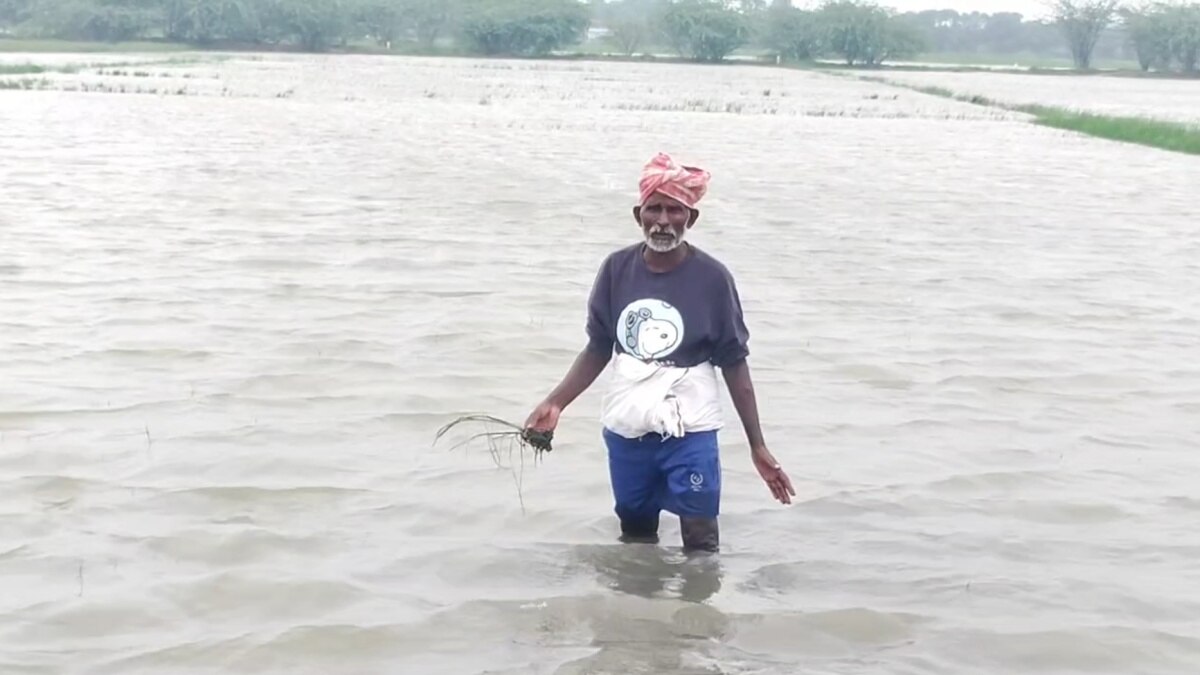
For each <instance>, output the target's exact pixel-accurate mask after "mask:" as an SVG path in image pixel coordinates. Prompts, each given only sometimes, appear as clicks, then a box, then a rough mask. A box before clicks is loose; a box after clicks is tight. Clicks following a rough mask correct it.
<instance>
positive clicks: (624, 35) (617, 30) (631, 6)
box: [597, 0, 651, 56]
mask: <svg viewBox="0 0 1200 675" xmlns="http://www.w3.org/2000/svg"><path fill="white" fill-rule="evenodd" d="M597 11H599V12H600V13H601V14H600V18H601V19H603V21H604V25H605V27H606V28H608V36H609V41H610V42H612V43H613V44H614V45H616V47H617V48H618V49H620V50H621V53H622V54H625V55H626V56H633V54H634V53H635V52H636V51H637V50H638V49H639V48H640V47H641V46H642V45H643V44H645V43H646V41H647V40H648V38H649V36H650V16H651V12H650V11H648V8H647V7H644V6H640V5H639V4H638V3H636V2H634V1H633V0H619V1H618V2H613V3H609V4H605V5H603V6H602V7H600V8H599V9H598V10H597Z"/></svg>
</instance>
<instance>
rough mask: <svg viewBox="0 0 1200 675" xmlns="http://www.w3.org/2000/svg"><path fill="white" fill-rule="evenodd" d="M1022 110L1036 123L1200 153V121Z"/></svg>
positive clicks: (1162, 147)
mask: <svg viewBox="0 0 1200 675" xmlns="http://www.w3.org/2000/svg"><path fill="white" fill-rule="evenodd" d="M1020 110H1021V111H1022V112H1027V113H1029V114H1031V115H1033V116H1034V120H1033V123H1034V124H1040V125H1042V126H1046V127H1052V128H1055V129H1065V130H1068V131H1078V132H1079V133H1083V134H1088V135H1089V136H1096V137H1097V138H1107V139H1109V140H1112V141H1122V142H1125V143H1137V144H1139V145H1146V146H1149V147H1152V148H1160V149H1162V150H1170V151H1172V152H1182V153H1186V154H1189V155H1200V125H1188V124H1180V123H1178V122H1166V121H1163V120H1153V119H1145V118H1141V117H1115V116H1111V115H1095V114H1092V113H1081V112H1074V111H1072V110H1064V109H1062V108H1048V107H1044V106H1022V107H1021V108H1020Z"/></svg>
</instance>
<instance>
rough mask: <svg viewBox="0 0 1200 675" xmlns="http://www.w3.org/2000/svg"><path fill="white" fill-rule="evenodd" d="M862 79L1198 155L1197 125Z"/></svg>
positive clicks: (1112, 138)
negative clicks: (1088, 111) (1068, 108)
mask: <svg viewBox="0 0 1200 675" xmlns="http://www.w3.org/2000/svg"><path fill="white" fill-rule="evenodd" d="M862 79H864V80H868V81H870V82H878V83H880V84H886V85H889V86H892V87H901V88H904V89H911V90H912V91H916V92H920V93H922V94H929V95H930V96H940V97H942V98H948V99H952V100H955V101H961V102H963V103H972V104H974V105H980V106H986V107H989V108H1001V109H1003V110H1011V111H1013V112H1020V113H1025V114H1027V115H1031V116H1032V117H1033V120H1032V122H1033V123H1034V124H1038V125H1041V126H1045V127H1051V128H1054V129H1063V130H1065V131H1076V132H1079V133H1081V134H1087V135H1089V136H1095V137H1097V138H1104V139H1107V140H1110V141H1121V142H1124V143H1136V144H1138V145H1145V146H1147V147H1151V148H1159V149H1160V150H1170V151H1172V152H1182V153H1186V154H1189V155H1200V125H1197V124H1184V123H1182V122H1168V121H1166V120H1156V119H1149V118H1145V117H1121V116H1116V115H1097V114H1095V113H1085V112H1076V111H1074V110H1067V109H1066V108H1056V107H1054V106H1044V105H1010V104H1007V103H1001V102H1000V101H994V100H992V99H990V98H987V97H984V96H979V95H971V96H966V95H962V94H956V93H954V92H953V91H950V90H949V89H946V88H945V87H920V86H915V85H907V84H901V83H899V82H892V81H889V80H886V79H884V78H882V77H864V78H862Z"/></svg>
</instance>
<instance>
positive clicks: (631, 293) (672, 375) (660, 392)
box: [587, 243, 749, 550]
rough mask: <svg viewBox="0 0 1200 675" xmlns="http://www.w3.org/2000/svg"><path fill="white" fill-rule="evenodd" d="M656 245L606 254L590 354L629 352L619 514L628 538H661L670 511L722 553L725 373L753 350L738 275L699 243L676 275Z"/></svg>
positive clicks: (611, 444) (594, 300) (613, 409)
mask: <svg viewBox="0 0 1200 675" xmlns="http://www.w3.org/2000/svg"><path fill="white" fill-rule="evenodd" d="M643 247H644V244H642V243H638V244H635V245H632V246H628V247H625V248H623V249H620V250H618V251H616V252H614V253H613V254H611V255H609V256H608V258H606V259H605V261H604V264H603V265H602V266H601V268H600V271H599V273H598V274H597V276H596V280H595V284H594V285H593V288H592V292H591V295H590V297H589V301H588V312H587V335H588V348H589V349H591V350H594V351H596V352H598V353H602V354H604V355H605V356H611V355H612V354H613V352H616V354H617V361H616V365H615V367H614V368H613V378H614V379H613V381H612V383H611V384H610V387H609V392H608V393H607V394H606V395H605V400H604V413H603V417H602V420H603V421H604V423H605V424H604V430H603V438H604V441H605V445H606V447H607V449H608V460H609V474H610V478H611V481H612V490H613V498H614V501H615V506H614V510H615V511H616V514H617V516H618V518H620V520H621V526H622V531H623V533H624V534H625V535H628V536H637V537H651V536H656V534H657V530H658V517H659V513H660V512H661V511H663V510H665V511H668V512H670V513H674V514H675V515H677V516H679V517H680V519H681V522H683V523H684V525H685V527H684V528H683V529H684V535H685V547H688V546H689V541H688V539H689V537H690V538H692V539H696V540H699V541H700V544H699V547H700V548H708V549H710V550H715V547H716V539H717V528H716V518H717V516H718V514H719V512H720V500H721V463H720V452H719V445H718V442H717V432H718V430H719V429H720V428H721V426H722V423H721V419H720V408H721V402H720V398H719V395H720V389H719V387H718V384H717V383H718V380H717V377H716V369H717V368H726V367H729V366H732V365H735V364H736V363H738V362H739V361H741V360H742V359H744V358H746V356H747V355H748V354H749V348H748V341H749V333H748V331H747V329H746V325H745V322H744V320H743V315H742V307H741V301H740V298H739V297H738V292H737V287H736V285H735V283H734V280H733V276H732V274H730V272H729V270H728V269H726V267H725V266H724V265H723V264H721V263H720V262H719V261H717V260H716V259H715V258H713V257H712V256H710V255H708V254H707V253H705V252H703V251H701V250H699V249H697V248H695V247H692V251H691V254H690V255H689V256H688V257H687V258H686V259H685V260H684V262H682V263H681V264H680V265H679V266H678V267H676V268H675V269H673V270H671V271H669V272H664V273H659V272H653V271H651V270H650V269H649V267H647V265H646V262H645V259H644V258H643V254H642V252H643Z"/></svg>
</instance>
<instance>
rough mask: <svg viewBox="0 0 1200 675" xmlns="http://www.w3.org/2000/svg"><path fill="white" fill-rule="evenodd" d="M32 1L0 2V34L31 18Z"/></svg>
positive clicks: (7, 0)
mask: <svg viewBox="0 0 1200 675" xmlns="http://www.w3.org/2000/svg"><path fill="white" fill-rule="evenodd" d="M33 4H34V0H0V34H3V33H4V32H5V30H6V29H8V28H15V27H17V26H19V25H21V24H22V23H25V22H26V21H28V20H29V17H31V16H33Z"/></svg>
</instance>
